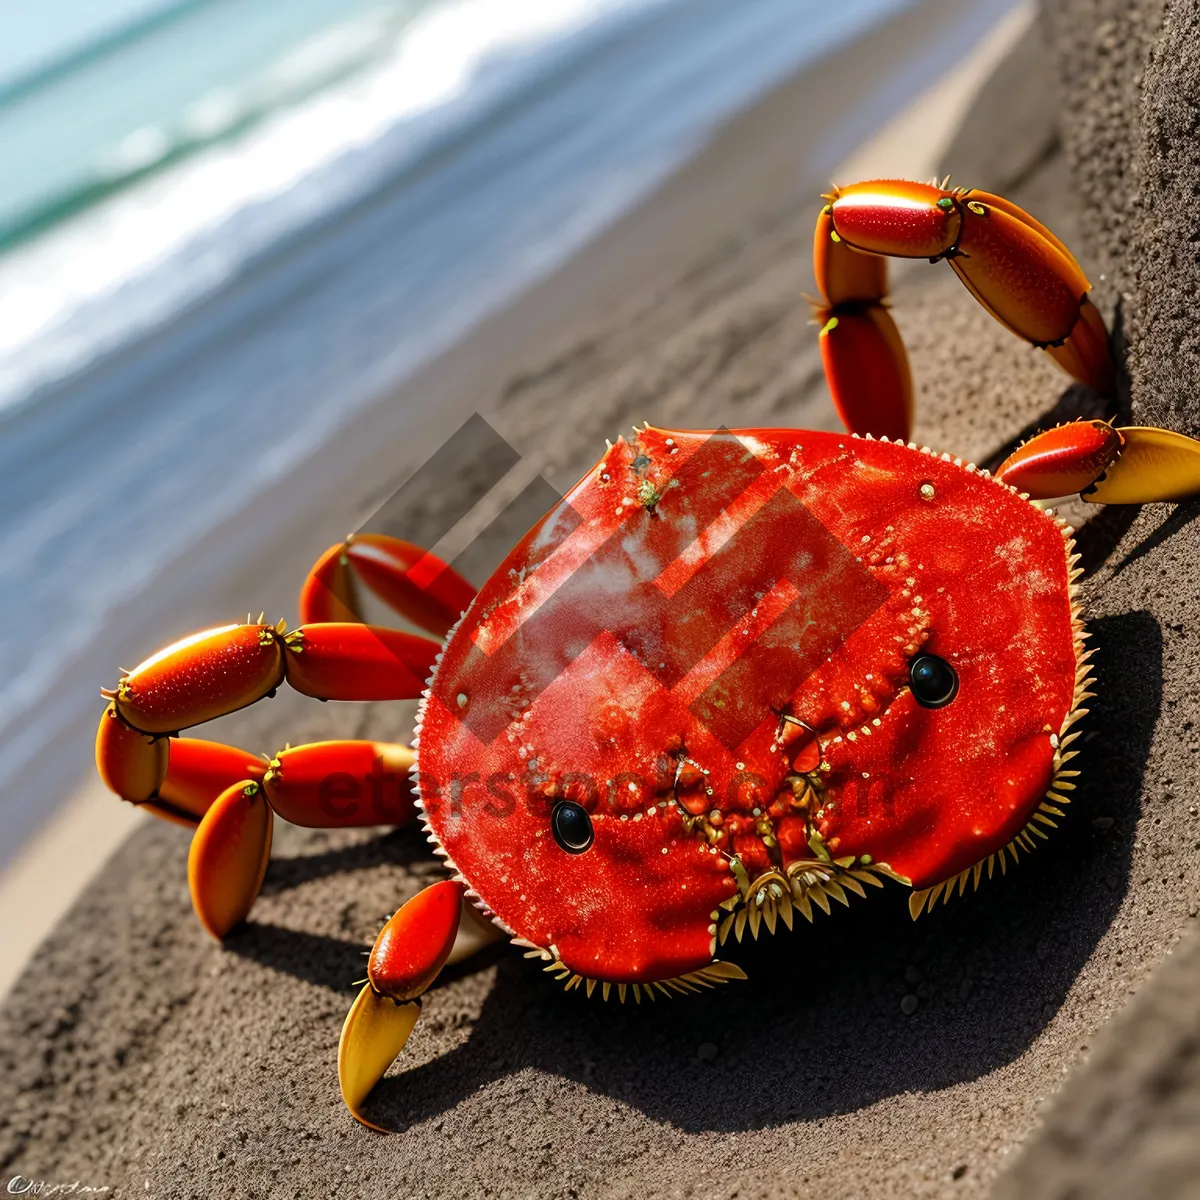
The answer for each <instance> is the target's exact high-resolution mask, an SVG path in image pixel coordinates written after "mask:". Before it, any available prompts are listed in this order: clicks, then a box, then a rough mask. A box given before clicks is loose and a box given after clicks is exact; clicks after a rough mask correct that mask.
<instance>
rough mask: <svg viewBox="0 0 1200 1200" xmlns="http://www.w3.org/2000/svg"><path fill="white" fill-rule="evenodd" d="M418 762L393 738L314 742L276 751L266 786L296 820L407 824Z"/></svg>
mask: <svg viewBox="0 0 1200 1200" xmlns="http://www.w3.org/2000/svg"><path fill="white" fill-rule="evenodd" d="M414 761H415V755H414V754H413V752H412V751H411V750H410V749H409V748H408V747H407V746H401V745H398V744H396V743H393V742H313V743H311V744H310V745H307V746H296V747H295V748H293V749H289V750H283V751H281V752H280V753H279V754H277V755H276V756H275V757H274V758H273V759H272V760H271V763H270V766H269V767H268V769H267V773H266V777H265V778H264V779H263V787H264V788H265V789H266V792H267V800H268V802H269V803H270V805H271V807H272V808H273V809H274V810H275V812H276V813H277V814H278V815H279V816H281V817H283V819H284V820H285V821H291V823H292V824H293V825H306V826H310V827H313V828H324V829H330V828H335V827H341V826H359V825H406V824H408V822H409V821H411V820H412V818H413V816H414V812H415V810H414V805H413V795H412V789H411V788H410V787H409V783H408V773H409V771H411V770H412V765H413V762H414Z"/></svg>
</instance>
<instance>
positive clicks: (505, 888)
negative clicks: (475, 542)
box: [418, 429, 1078, 982]
mask: <svg viewBox="0 0 1200 1200" xmlns="http://www.w3.org/2000/svg"><path fill="white" fill-rule="evenodd" d="M1067 532H1069V531H1067V530H1065V527H1064V526H1063V524H1062V522H1061V521H1057V520H1056V519H1055V518H1054V517H1052V516H1051V515H1049V514H1047V513H1045V512H1043V511H1041V510H1040V509H1038V508H1037V507H1035V506H1034V505H1032V504H1030V503H1029V502H1027V501H1026V500H1024V499H1022V498H1021V497H1019V496H1018V495H1017V494H1016V493H1015V492H1014V491H1013V490H1012V489H1011V488H1009V487H1006V486H1004V485H1002V484H1000V483H998V482H996V481H995V480H993V479H991V478H990V477H988V476H987V475H986V474H985V473H983V472H979V471H976V470H975V468H974V467H971V466H967V465H964V464H962V463H961V462H959V461H958V460H952V459H951V458H950V457H949V456H948V455H943V456H941V457H937V456H936V455H933V454H931V453H929V452H928V451H921V450H917V449H915V448H914V447H911V446H904V445H900V444H898V443H888V442H879V441H872V440H869V439H867V440H860V439H858V438H852V437H850V436H847V435H844V434H829V433H815V432H808V431H796V430H742V431H737V432H736V434H730V433H728V432H727V431H722V432H718V433H715V434H713V433H702V432H701V433H697V432H686V433H683V432H671V431H664V430H656V429H647V430H645V431H644V432H642V433H640V434H639V435H638V436H637V438H636V440H635V441H634V442H632V443H627V442H625V441H620V442H618V443H617V445H615V446H613V447H611V448H610V450H609V451H608V453H607V454H606V455H605V456H604V458H603V459H602V460H601V461H600V463H599V464H598V465H597V467H596V468H595V469H593V470H592V471H590V472H589V473H588V474H587V476H585V478H584V479H583V480H582V481H581V482H580V483H579V484H578V485H577V486H576V487H575V488H574V489H573V490H572V491H571V492H570V493H569V494H568V495H567V496H566V497H565V498H564V500H563V501H562V503H561V504H559V505H558V506H557V507H556V508H555V509H554V510H552V511H551V512H550V513H549V514H548V515H547V516H546V517H545V518H543V520H542V521H541V522H539V523H538V525H536V526H535V527H534V528H533V530H532V531H531V532H530V533H529V534H528V535H526V537H525V538H524V539H523V540H522V541H521V543H520V544H519V545H518V546H517V547H516V548H515V549H514V550H513V552H512V553H511V554H510V555H509V557H508V559H507V560H506V561H505V562H504V564H503V565H502V566H501V568H500V569H499V570H498V571H497V572H496V573H495V574H494V575H493V576H492V578H491V579H489V580H488V582H487V583H486V584H485V585H484V587H483V588H482V590H481V591H480V593H479V595H478V596H477V597H476V599H475V600H474V602H473V603H472V604H471V607H470V608H469V610H468V611H467V613H466V615H465V617H464V619H463V621H462V622H461V623H460V625H459V626H458V627H457V629H456V630H454V631H453V632H452V633H451V635H450V637H449V639H448V642H447V646H446V648H445V651H444V656H443V659H442V661H441V663H440V665H439V667H438V668H437V670H436V674H435V677H434V680H433V682H432V685H431V689H430V693H429V695H428V697H427V699H426V701H425V703H424V706H423V709H422V713H421V719H420V728H419V739H420V750H419V754H420V758H419V778H418V784H419V791H420V795H421V800H422V804H423V806H424V809H425V814H426V820H427V823H428V827H429V830H430V832H431V834H432V836H433V837H434V839H435V841H436V843H437V844H438V845H439V847H440V848H441V850H442V852H443V853H444V854H445V855H446V856H447V858H448V859H449V861H450V862H451V864H452V866H453V867H454V868H455V869H456V870H457V871H458V872H459V873H460V875H461V876H462V878H463V879H464V880H465V881H466V883H467V885H468V887H469V888H470V889H471V890H472V891H473V892H474V893H475V894H476V895H477V896H478V897H479V899H480V901H481V902H482V904H483V905H484V906H486V908H487V909H489V910H491V912H492V913H494V914H495V915H496V917H497V918H498V919H499V921H500V922H501V923H502V924H503V925H504V926H505V927H507V928H508V929H509V930H510V932H512V933H513V934H514V935H516V936H518V937H520V938H523V939H525V940H527V941H528V942H531V943H533V944H534V945H536V946H539V947H548V948H551V949H552V953H554V954H555V955H556V956H557V957H558V958H559V959H560V960H561V961H562V963H564V964H565V965H566V966H567V967H569V968H570V970H571V971H573V972H576V973H578V974H580V975H582V976H585V977H589V978H594V979H602V980H611V981H614V982H619V981H627V982H648V981H653V980H661V979H665V978H669V977H672V976H676V975H679V974H681V973H684V972H688V971H691V970H694V969H696V968H698V967H700V966H702V965H704V964H707V963H709V962H711V961H712V959H713V958H714V955H715V950H716V938H715V936H714V935H715V931H716V925H715V921H716V918H717V915H718V906H719V905H720V904H721V903H722V902H726V905H727V906H728V904H729V903H730V901H731V898H732V897H734V896H736V895H737V894H738V890H739V889H738V878H739V877H740V878H742V879H743V882H744V880H745V879H746V878H747V877H748V878H749V879H750V880H753V879H755V878H756V876H758V875H760V874H762V873H763V872H766V871H769V870H770V869H771V868H772V867H774V868H775V869H777V870H778V869H780V868H782V869H784V870H786V868H787V866H788V865H789V864H791V863H794V862H797V861H801V860H811V859H812V858H813V856H814V854H815V853H819V854H822V855H832V856H833V857H834V858H838V859H840V860H841V861H843V862H845V861H848V860H849V859H851V858H853V859H854V860H855V862H857V863H860V864H862V863H874V864H877V865H882V864H886V867H887V868H890V870H891V871H892V872H894V873H895V874H896V875H899V876H901V877H902V878H905V879H907V880H909V881H911V883H912V885H913V886H914V887H915V888H921V887H927V886H929V885H932V884H936V883H938V882H940V881H942V880H945V879H947V878H950V877H952V876H954V875H955V874H957V873H959V872H961V871H962V870H964V869H965V868H967V867H970V866H972V865H973V864H975V863H978V862H980V861H981V860H983V859H986V858H987V857H988V856H989V855H990V854H992V853H994V852H996V851H997V850H999V849H1000V848H1001V847H1003V846H1005V845H1006V844H1007V843H1008V842H1009V841H1010V840H1011V839H1012V838H1013V837H1014V836H1016V835H1017V834H1018V833H1020V831H1021V830H1022V829H1023V828H1024V827H1025V825H1026V824H1027V822H1028V821H1029V820H1030V818H1031V815H1032V813H1033V812H1034V811H1035V809H1036V808H1037V806H1038V804H1039V803H1040V802H1041V800H1042V798H1043V796H1044V794H1045V792H1046V791H1047V788H1048V787H1049V785H1050V783H1051V780H1052V777H1053V773H1054V766H1055V758H1056V746H1057V744H1058V737H1057V735H1058V734H1059V732H1060V731H1061V730H1062V729H1063V728H1064V723H1065V722H1066V720H1067V718H1068V717H1069V715H1070V714H1071V711H1072V708H1073V703H1074V694H1075V688H1076V672H1077V666H1078V663H1077V648H1078V622H1077V620H1076V618H1075V613H1074V608H1073V605H1072V600H1071V587H1070V578H1069V563H1068V556H1069V553H1070V546H1069V542H1068V541H1067V540H1066V538H1065V534H1066V533H1067ZM922 652H926V653H932V654H937V655H939V656H941V657H942V658H944V659H946V660H947V661H949V662H950V663H951V664H952V665H953V666H954V668H955V670H956V671H957V673H958V676H959V681H960V688H959V692H958V694H957V696H956V698H955V699H954V700H953V702H952V703H950V704H949V705H947V706H946V707H943V708H923V707H921V706H920V705H919V704H918V703H917V702H916V701H915V700H914V698H913V696H912V693H911V692H910V691H909V689H908V686H907V685H908V671H909V665H910V663H911V661H912V659H913V658H914V657H915V656H916V655H918V654H919V653H922ZM785 715H786V716H789V717H791V718H793V720H791V721H785V720H783V717H784V716H785ZM798 781H799V782H798ZM810 784H811V785H812V786H811V787H810V786H809V785H810ZM564 798H568V799H574V800H576V801H578V802H579V803H582V804H583V805H584V807H585V808H587V809H588V811H589V812H590V814H591V817H592V826H593V830H594V842H593V844H592V845H591V847H590V848H589V849H588V850H586V851H585V852H583V853H575V854H572V853H568V852H567V851H566V850H565V849H563V848H561V847H560V845H559V844H558V842H557V841H556V840H555V838H554V836H553V835H552V832H551V828H550V819H549V818H550V813H551V811H552V808H553V806H554V804H555V803H557V802H558V801H560V800H562V799H564ZM739 864H740V865H739ZM741 866H744V867H745V869H746V874H745V875H744V876H743V875H742V874H741Z"/></svg>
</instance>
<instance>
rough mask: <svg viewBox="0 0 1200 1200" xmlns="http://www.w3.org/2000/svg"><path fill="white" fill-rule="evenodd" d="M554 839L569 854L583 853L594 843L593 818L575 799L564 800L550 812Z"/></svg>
mask: <svg viewBox="0 0 1200 1200" xmlns="http://www.w3.org/2000/svg"><path fill="white" fill-rule="evenodd" d="M550 828H551V829H552V830H553V831H554V840H555V841H556V842H557V843H558V844H559V845H560V846H561V847H562V848H563V849H564V850H565V851H566V852H567V853H568V854H582V853H583V852H584V851H585V850H586V849H587V848H588V847H589V846H590V845H591V844H592V818H591V817H589V816H588V815H587V809H586V808H584V807H583V805H581V804H576V803H575V801H574V800H562V801H560V802H559V803H558V804H556V805H555V806H554V811H553V812H552V813H551V814H550Z"/></svg>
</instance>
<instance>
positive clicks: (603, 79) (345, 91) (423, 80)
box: [0, 0, 1008, 859]
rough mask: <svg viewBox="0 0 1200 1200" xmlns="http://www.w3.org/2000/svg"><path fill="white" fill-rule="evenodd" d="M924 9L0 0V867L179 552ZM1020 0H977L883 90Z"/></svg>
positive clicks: (79, 741)
mask: <svg viewBox="0 0 1200 1200" xmlns="http://www.w3.org/2000/svg"><path fill="white" fill-rule="evenodd" d="M910 2H911V0H841V2H840V3H838V4H836V5H829V4H825V3H821V2H819V0H736V2H732V0H408V2H405V0H391V2H389V0H384V2H382V3H380V2H376V3H363V2H359V0H255V3H253V4H247V3H244V0H243V2H239V0H173V2H170V0H105V3H99V2H98V0H39V4H38V5H30V6H28V7H26V6H17V5H12V6H5V8H4V9H3V10H0V178H2V179H3V180H4V187H2V188H0V631H2V632H0V680H3V685H2V690H0V859H2V858H4V857H7V856H8V855H9V854H11V853H12V851H13V850H14V849H15V848H16V847H17V845H18V844H19V843H20V841H21V839H22V838H23V837H25V836H27V834H28V832H29V831H30V830H31V829H32V828H34V826H35V825H36V824H37V822H38V820H39V819H40V818H41V816H42V815H43V814H44V813H45V812H46V811H48V809H49V808H50V807H52V806H53V803H54V802H56V801H57V800H58V799H59V798H60V797H61V796H62V794H63V793H64V792H65V790H66V789H68V788H69V787H70V786H72V784H73V782H74V781H75V780H76V779H77V778H78V777H79V776H80V775H81V773H82V772H83V771H84V770H85V769H86V764H87V761H88V757H89V746H88V740H89V727H90V726H91V724H92V722H93V720H94V718H95V716H96V713H97V711H98V709H97V701H96V688H97V687H98V686H99V685H100V683H102V682H104V683H110V682H111V679H110V675H111V672H112V664H111V663H110V664H109V667H108V669H107V670H106V671H105V672H103V673H97V670H98V669H97V667H96V664H97V663H98V662H99V661H101V656H100V653H99V651H100V649H102V648H103V646H104V645H105V643H106V641H107V642H109V643H111V644H129V645H133V644H138V643H139V639H138V637H137V636H136V635H137V634H138V631H139V630H151V629H155V628H156V625H155V622H156V621H160V620H161V614H162V609H163V606H164V605H165V604H166V603H168V601H169V600H170V594H171V587H172V586H175V587H176V588H178V587H179V586H181V585H180V584H179V582H178V578H179V575H178V568H179V565H180V563H181V562H182V561H184V560H185V559H186V557H187V555H188V553H189V551H190V549H191V548H192V547H193V546H194V545H195V544H196V543H197V542H199V541H200V540H201V539H202V538H203V537H205V535H206V534H208V533H210V532H211V531H212V530H214V529H215V528H217V527H218V526H220V525H221V524H222V523H223V522H225V521H227V520H229V519H230V518H231V517H233V516H235V515H236V514H238V513H241V512H245V511H247V510H248V509H249V508H250V507H251V506H252V505H253V504H254V501H255V498H256V496H257V495H259V494H261V493H262V491H263V490H264V489H266V488H269V487H270V486H271V485H272V483H273V482H275V481H277V480H279V479H280V478H282V477H284V476H287V475H289V474H291V473H294V472H296V471H298V470H302V469H303V466H304V464H305V463H306V462H308V461H310V460H311V459H312V456H313V455H314V454H316V453H317V452H318V451H319V448H320V446H321V443H322V440H323V439H324V438H326V437H327V436H328V435H329V433H330V432H331V431H333V430H335V429H337V428H339V427H341V426H343V425H345V424H346V423H347V422H349V421H351V420H352V419H353V417H354V414H355V413H356V412H357V411H360V410H362V409H363V408H365V407H366V406H368V405H370V404H372V403H373V402H375V401H376V400H378V399H379V398H380V397H381V396H382V395H384V394H385V393H386V392H387V391H388V390H389V389H390V388H392V387H394V386H395V384H396V383H398V382H399V381H401V380H402V379H403V378H404V377H405V375H407V374H409V373H411V372H412V371H413V370H414V369H415V368H417V367H418V366H419V365H420V364H421V363H422V362H424V361H426V360H427V359H429V358H430V357H432V356H433V355H435V354H436V353H438V352H439V351H441V350H443V349H444V348H445V347H447V346H448V345H450V344H452V343H453V341H454V340H455V338H457V337H458V336H460V335H461V334H462V333H463V332H464V331H465V330H466V329H468V328H470V326H471V325H472V324H474V323H476V322H477V321H478V320H479V319H480V318H481V317H483V316H484V315H485V314H486V313H487V312H489V311H491V310H493V309H494V308H495V307H496V306H498V305H500V304H502V303H503V302H504V301H505V300H507V299H508V298H510V297H511V296H512V295H513V294H515V292H517V291H518V290H520V289H521V288H522V287H524V286H527V285H528V284H529V283H530V282H532V281H533V280H535V279H537V278H538V277H540V276H542V275H544V274H545V273H547V272H548V271H550V270H552V269H553V268H554V267H555V266H556V265H558V264H559V263H561V262H562V261H563V260H564V259H565V258H566V257H567V256H568V255H569V254H570V253H571V252H572V251H573V250H575V249H576V248H577V247H578V246H580V245H581V244H582V243H584V242H586V241H587V240H588V239H589V238H590V237H592V236H594V235H595V234H596V233H597V232H598V231H600V230H601V229H603V228H604V227H605V226H606V225H608V224H609V223H611V222H612V221H613V220H614V219H615V218H616V217H617V216H619V215H620V214H621V213H622V212H624V211H626V210H627V209H628V208H629V207H630V205H632V204H633V203H635V202H636V201H637V200H638V199H639V198H640V197H642V196H644V195H645V194H646V193H647V191H648V190H649V189H651V188H652V187H653V186H655V185H656V184H657V183H658V182H660V181H661V180H662V179H663V178H664V177H665V176H666V175H667V174H668V173H669V172H670V171H671V170H673V169H674V168H675V167H677V166H678V165H679V164H681V163H682V162H684V161H686V159H687V158H688V157H689V156H690V155H691V154H693V153H694V152H695V150H696V149H697V148H698V147H699V146H700V145H701V144H702V143H703V141H704V140H705V138H706V137H707V136H709V134H710V133H711V131H712V130H713V128H714V127H715V126H716V125H717V124H718V123H719V122H720V121H721V120H723V119H724V118H726V117H727V116H729V115H730V114H731V113H732V112H734V111H736V110H737V109H738V108H740V107H742V106H744V105H746V104H747V103H750V102H751V101H753V100H754V99H756V98H757V97H758V96H760V95H761V94H762V93H763V92H765V91H766V90H767V89H768V88H769V87H770V86H771V85H772V84H774V83H775V82H777V81H778V80H780V79H781V78H783V77H785V76H786V75H787V74H789V73H790V72H793V71H795V70H796V69H797V68H798V67H800V66H801V65H803V64H804V63H806V62H811V61H815V60H817V59H818V58H820V57H821V56H823V55H825V54H827V53H828V52H829V51H830V50H831V49H832V48H834V47H835V46H837V45H839V44H841V43H843V42H845V41H847V40H849V39H851V38H853V37H854V36H855V35H856V34H857V33H859V32H860V31H861V30H863V29H864V28H865V27H867V26H868V25H869V24H871V23H873V22H875V21H878V20H879V19H881V18H883V17H886V16H887V15H889V14H891V13H894V12H896V11H898V10H899V9H901V8H904V7H906V6H907V5H908V4H909V3H910ZM1007 7H1008V5H1007V3H1006V2H1005V0H980V2H979V3H978V4H976V5H965V6H964V14H963V17H962V19H961V21H959V22H958V23H957V24H956V25H955V27H954V29H952V30H949V31H947V30H941V31H938V36H937V37H931V41H930V51H929V55H928V56H927V57H926V58H924V59H922V60H921V61H914V62H912V63H909V64H906V65H905V66H904V68H903V69H898V71H897V74H896V77H895V79H894V80H893V81H891V83H890V84H889V87H890V89H891V90H890V91H888V92H887V93H886V95H883V94H882V93H881V96H880V97H877V101H876V102H877V103H883V104H898V103H902V102H903V101H904V100H905V99H906V98H907V97H909V96H911V95H913V94H915V92H916V91H917V90H919V89H920V87H921V86H922V85H923V84H924V83H925V82H927V81H928V79H929V77H930V75H931V73H932V72H933V71H935V70H936V69H937V68H938V67H939V65H944V60H945V57H946V55H947V54H952V53H953V52H954V51H955V48H956V47H957V48H958V49H962V48H964V47H965V46H968V45H970V44H971V42H972V41H973V40H975V39H977V38H978V37H979V36H980V35H981V34H982V33H983V32H984V31H985V30H986V29H987V28H988V27H989V26H990V24H991V23H992V22H994V21H995V20H996V19H997V17H998V16H999V15H1000V14H1001V13H1002V12H1003V11H1004V10H1005V8H1007ZM39 14H40V15H39ZM885 115H887V114H886V110H885V111H877V112H875V113H874V115H873V119H874V120H876V121H877V120H878V119H880V118H882V117H883V116H885ZM814 119H822V117H821V114H814ZM861 132H863V133H865V132H868V129H863V130H861ZM847 148H848V147H842V149H843V150H844V149H847ZM829 166H832V163H830V164H829ZM231 431H234V432H235V433H236V436H231ZM164 464H169V469H164ZM173 580H174V581H175V582H174V583H172V581H173ZM218 615H220V614H218ZM151 648H153V647H152V646H151V645H145V646H144V649H145V650H146V651H149V650H150V649H151ZM103 661H108V659H107V658H105V659H104V660H103Z"/></svg>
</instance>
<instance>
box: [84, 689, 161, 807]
mask: <svg viewBox="0 0 1200 1200" xmlns="http://www.w3.org/2000/svg"><path fill="white" fill-rule="evenodd" d="M96 769H97V770H98V771H99V772H100V778H101V779H102V780H103V782H104V786H105V787H107V788H108V790H109V791H110V792H116V794H117V795H118V796H120V797H121V799H122V800H128V801H129V802H130V803H132V804H145V803H146V801H148V800H150V799H152V798H153V797H154V796H156V795H157V794H158V789H159V785H160V784H161V783H162V781H163V778H164V777H165V775H166V773H167V739H166V738H151V737H147V736H146V734H144V733H141V732H140V731H139V730H137V729H134V728H133V727H132V726H130V725H127V724H126V723H125V722H124V721H123V720H121V717H120V716H119V715H118V713H117V709H116V705H114V704H110V705H109V706H108V707H107V708H106V709H105V710H104V715H103V716H102V717H101V718H100V728H99V729H97V730H96Z"/></svg>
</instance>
